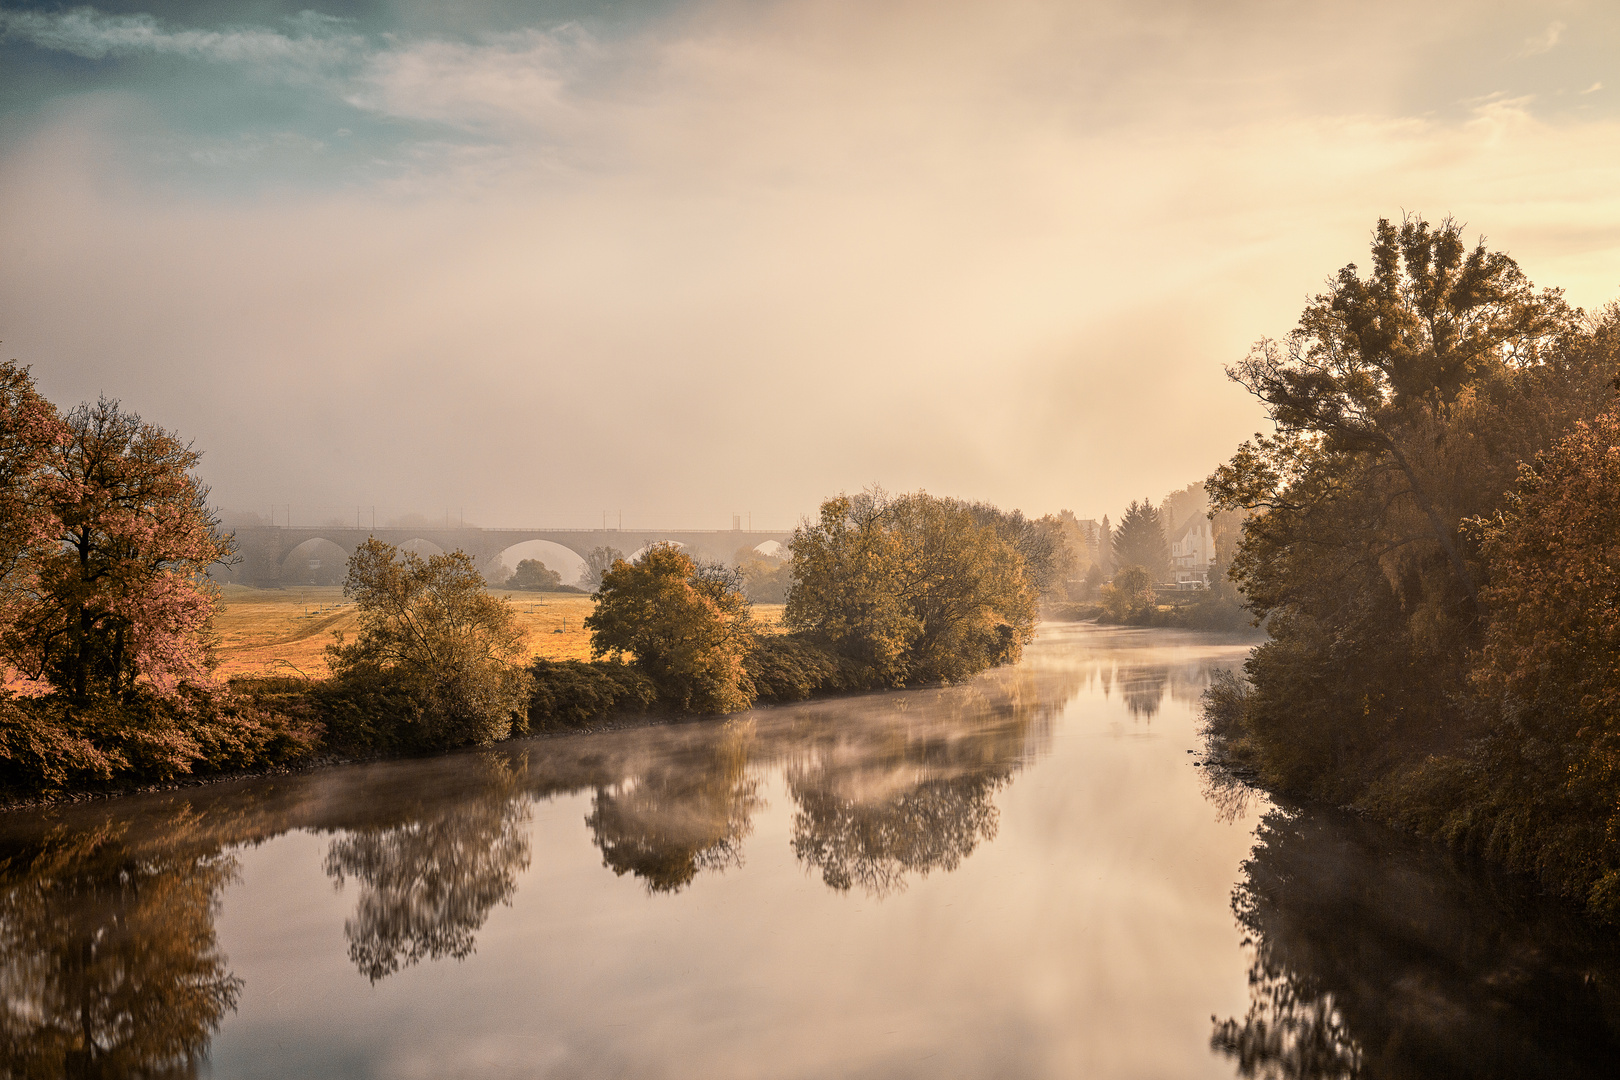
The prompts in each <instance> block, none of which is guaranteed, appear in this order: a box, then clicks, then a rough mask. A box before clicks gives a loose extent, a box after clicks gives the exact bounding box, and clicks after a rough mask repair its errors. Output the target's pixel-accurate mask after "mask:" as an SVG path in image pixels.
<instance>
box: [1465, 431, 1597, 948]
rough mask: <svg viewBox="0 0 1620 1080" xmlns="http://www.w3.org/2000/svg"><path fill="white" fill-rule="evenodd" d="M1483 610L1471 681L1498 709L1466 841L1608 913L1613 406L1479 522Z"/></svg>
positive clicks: (1528, 468) (1537, 465)
mask: <svg viewBox="0 0 1620 1080" xmlns="http://www.w3.org/2000/svg"><path fill="white" fill-rule="evenodd" d="M1478 527H1479V533H1480V537H1481V539H1482V541H1483V550H1484V554H1485V556H1486V558H1487V559H1488V561H1489V565H1490V568H1491V581H1490V585H1489V587H1488V588H1487V589H1485V590H1484V592H1483V599H1484V601H1485V603H1486V604H1487V605H1488V607H1489V610H1490V612H1491V619H1490V622H1489V626H1488V629H1487V632H1486V635H1485V642H1484V649H1483V650H1482V660H1483V663H1482V664H1481V665H1480V667H1479V668H1478V669H1477V670H1476V672H1475V674H1474V678H1475V681H1476V683H1477V684H1478V685H1479V687H1480V689H1481V690H1482V691H1483V692H1484V693H1485V694H1486V695H1487V697H1488V699H1489V700H1490V701H1491V702H1492V703H1493V704H1495V705H1497V706H1498V708H1497V710H1495V713H1494V715H1495V716H1496V717H1497V720H1496V722H1495V723H1494V724H1493V728H1492V731H1491V732H1490V734H1489V736H1488V737H1487V738H1486V739H1484V740H1482V742H1481V744H1480V748H1481V750H1482V751H1483V753H1484V756H1485V760H1486V762H1487V763H1488V768H1487V769H1486V770H1484V774H1485V775H1488V776H1489V777H1490V788H1491V790H1490V792H1489V793H1488V796H1487V798H1485V799H1482V800H1481V801H1482V802H1484V803H1485V804H1486V806H1487V807H1488V808H1489V809H1488V812H1487V813H1477V812H1476V813H1475V815H1474V816H1475V817H1476V818H1477V819H1479V820H1478V822H1477V824H1481V825H1482V824H1486V823H1487V822H1488V826H1487V827H1486V828H1483V829H1480V828H1477V825H1476V830H1475V831H1476V832H1477V834H1478V838H1479V839H1480V840H1482V842H1483V843H1482V846H1484V847H1485V848H1486V849H1487V850H1489V851H1490V853H1491V854H1492V855H1494V856H1496V857H1497V858H1499V859H1502V860H1504V861H1506V862H1508V863H1509V864H1511V865H1514V866H1517V867H1521V868H1525V869H1534V870H1537V871H1540V872H1541V875H1542V877H1543V878H1544V879H1551V880H1552V881H1554V882H1555V883H1556V884H1558V885H1559V886H1561V887H1562V888H1563V890H1564V891H1566V892H1573V893H1575V894H1576V895H1583V896H1585V897H1586V898H1587V899H1588V901H1589V902H1590V903H1591V905H1592V907H1594V908H1595V909H1597V910H1599V911H1600V912H1602V913H1603V914H1605V915H1607V916H1608V917H1609V918H1611V919H1612V918H1615V917H1616V916H1620V844H1617V838H1620V545H1617V541H1616V538H1617V537H1620V405H1611V406H1610V408H1609V409H1608V410H1607V411H1606V412H1604V413H1603V414H1601V415H1600V416H1598V417H1597V418H1596V420H1594V421H1593V422H1591V423H1579V424H1577V425H1576V426H1575V430H1574V431H1572V432H1571V433H1570V434H1569V435H1568V436H1567V437H1565V438H1564V439H1562V440H1560V441H1559V442H1558V443H1557V444H1555V445H1554V446H1553V447H1552V448H1551V449H1549V450H1548V451H1547V452H1545V453H1543V454H1540V455H1538V456H1537V458H1536V460H1535V461H1534V462H1533V463H1527V464H1525V465H1524V466H1522V467H1521V470H1520V476H1519V483H1518V484H1517V485H1516V487H1515V489H1514V491H1513V492H1512V493H1511V494H1510V495H1509V497H1508V500H1507V505H1506V507H1505V508H1504V509H1503V510H1501V511H1500V512H1498V513H1497V514H1496V515H1494V516H1493V517H1491V518H1488V519H1482V520H1480V521H1479V522H1478Z"/></svg>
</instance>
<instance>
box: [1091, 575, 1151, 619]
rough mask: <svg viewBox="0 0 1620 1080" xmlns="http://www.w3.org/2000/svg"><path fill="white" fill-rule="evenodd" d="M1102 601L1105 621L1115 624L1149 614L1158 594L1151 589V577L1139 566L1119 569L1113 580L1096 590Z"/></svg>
mask: <svg viewBox="0 0 1620 1080" xmlns="http://www.w3.org/2000/svg"><path fill="white" fill-rule="evenodd" d="M1098 593H1099V597H1098V598H1099V599H1100V600H1102V607H1103V613H1104V614H1105V615H1107V616H1108V619H1107V620H1105V621H1111V622H1116V623H1122V622H1129V621H1132V620H1135V619H1140V618H1141V617H1142V616H1143V615H1144V614H1145V613H1148V612H1151V611H1152V610H1153V607H1154V602H1155V601H1156V600H1157V599H1158V594H1157V593H1156V592H1155V591H1154V589H1153V577H1152V575H1150V574H1149V573H1148V572H1147V570H1146V568H1144V567H1141V566H1125V567H1121V568H1120V570H1119V572H1118V573H1117V574H1115V575H1114V580H1113V581H1110V582H1109V583H1108V584H1106V585H1104V586H1102V588H1101V589H1099V590H1098Z"/></svg>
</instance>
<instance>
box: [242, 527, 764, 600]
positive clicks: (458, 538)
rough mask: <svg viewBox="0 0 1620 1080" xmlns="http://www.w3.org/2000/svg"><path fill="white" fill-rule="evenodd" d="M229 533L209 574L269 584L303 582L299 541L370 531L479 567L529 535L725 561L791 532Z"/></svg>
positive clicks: (350, 549)
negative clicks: (669, 544)
mask: <svg viewBox="0 0 1620 1080" xmlns="http://www.w3.org/2000/svg"><path fill="white" fill-rule="evenodd" d="M234 533H235V536H236V551H237V554H238V556H239V559H238V561H237V563H236V564H235V565H234V566H230V567H223V568H221V567H215V569H214V573H213V577H214V578H215V580H217V581H221V582H233V583H237V584H243V585H259V586H274V585H277V584H281V583H284V582H288V581H289V580H293V581H299V582H308V581H309V580H310V579H309V577H308V576H307V574H308V571H309V567H307V566H299V567H290V566H288V565H287V556H288V554H289V553H291V552H292V551H293V550H294V549H295V548H297V547H298V546H299V545H300V544H303V543H305V542H307V541H309V540H317V539H319V540H326V541H329V542H331V543H333V544H335V545H337V546H338V547H339V548H341V549H343V552H344V555H345V557H347V556H348V555H351V554H353V553H354V550H355V549H356V548H357V547H359V546H360V545H361V544H363V543H365V542H366V539H367V538H368V537H372V536H375V537H376V538H377V539H379V540H382V541H384V542H386V543H390V544H395V545H404V544H408V543H410V542H411V541H412V540H426V541H428V542H429V543H431V544H434V545H435V546H437V547H439V548H441V549H442V550H444V551H456V550H460V551H465V552H466V553H467V554H469V555H471V556H472V557H473V561H474V562H475V563H476V564H477V565H478V566H479V568H480V569H483V568H485V567H487V566H488V565H489V564H490V563H492V562H493V561H494V559H495V557H496V556H498V555H500V554H501V553H502V552H503V551H505V550H506V549H507V548H509V547H511V546H512V545H514V544H521V543H524V542H526V541H529V540H547V541H550V542H551V543H553V544H557V545H559V546H561V547H565V548H567V549H568V550H569V551H572V552H573V553H574V554H576V555H578V556H579V557H580V558H581V559H583V558H584V557H585V555H586V553H587V552H589V551H591V550H593V549H595V548H599V547H611V548H616V549H617V550H619V551H620V552H622V553H623V554H625V555H629V554H631V553H632V552H634V551H636V550H638V549H639V548H642V547H645V546H646V545H648V544H652V543H656V542H658V541H661V540H671V541H674V542H675V543H678V544H680V545H682V547H683V548H684V549H685V550H686V551H688V552H689V553H691V554H692V555H695V556H698V557H700V558H705V559H714V560H720V561H726V562H729V561H731V558H732V557H733V556H734V555H735V554H736V553H737V550H738V549H739V548H752V547H758V546H759V545H760V544H763V543H765V542H766V541H767V540H775V541H776V542H777V543H781V544H786V543H787V540H788V537H789V536H791V535H792V533H791V532H771V531H768V530H753V529H473V528H452V529H420V528H411V529H364V528H362V529H344V528H333V527H324V528H322V527H312V528H293V527H288V526H285V525H260V526H252V527H246V528H239V529H236V530H234ZM325 569H326V570H327V571H328V572H327V573H326V574H323V575H322V577H323V578H324V579H328V580H341V577H342V575H341V572H339V573H338V574H337V576H336V578H333V575H332V573H331V572H330V571H332V570H334V569H336V568H333V567H327V568H325ZM509 569H511V568H509ZM568 584H573V583H572V582H568Z"/></svg>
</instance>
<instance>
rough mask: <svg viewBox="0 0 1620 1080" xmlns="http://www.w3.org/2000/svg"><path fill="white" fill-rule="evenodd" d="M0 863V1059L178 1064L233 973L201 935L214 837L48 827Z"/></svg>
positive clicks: (225, 873) (195, 1050)
mask: <svg viewBox="0 0 1620 1080" xmlns="http://www.w3.org/2000/svg"><path fill="white" fill-rule="evenodd" d="M42 847H43V850H40V849H39V848H35V849H34V850H32V851H29V852H19V853H15V854H12V855H11V857H9V858H7V859H5V860H4V863H3V869H0V1001H3V1006H0V1008H3V1014H0V1062H3V1065H4V1071H5V1075H7V1076H18V1077H57V1076H61V1077H83V1078H91V1077H125V1076H142V1077H181V1076H194V1075H196V1066H197V1063H198V1059H199V1058H200V1057H201V1056H202V1054H203V1053H204V1051H205V1050H206V1049H207V1046H208V1041H209V1039H210V1038H211V1037H212V1036H213V1033H214V1032H215V1031H216V1030H218V1028H219V1025H220V1023H221V1022H222V1021H223V1020H224V1018H225V1015H226V1014H227V1013H228V1012H230V1011H232V1010H234V1009H235V1008H236V1001H237V996H238V994H239V993H240V992H241V988H242V982H241V980H240V979H238V978H236V977H235V976H233V975H231V973H230V971H229V970H228V968H227V967H226V959H225V957H224V955H223V954H221V953H220V951H219V945H218V942H217V941H216V939H215V936H214V916H215V914H216V912H217V908H218V902H219V899H218V898H219V892H220V890H221V889H222V888H223V887H224V885H225V884H226V883H227V882H228V881H229V880H230V879H231V878H232V877H233V876H234V874H235V869H236V863H235V861H234V860H233V859H231V858H230V857H229V856H225V855H221V854H220V853H219V849H218V846H217V845H210V846H208V847H206V848H204V849H202V850H200V851H199V850H195V849H193V850H190V851H187V850H184V849H182V848H181V847H179V846H178V845H169V846H164V847H161V848H158V849H155V850H154V849H148V850H141V851H139V852H137V851H135V850H132V849H131V848H128V847H126V846H125V845H124V844H122V843H121V842H120V840H119V838H118V836H117V835H116V832H115V830H112V829H102V830H100V831H98V832H93V833H88V834H85V833H81V834H77V835H74V836H70V837H64V836H62V835H57V836H53V837H50V838H48V839H47V840H46V842H45V843H44V844H43V845H42Z"/></svg>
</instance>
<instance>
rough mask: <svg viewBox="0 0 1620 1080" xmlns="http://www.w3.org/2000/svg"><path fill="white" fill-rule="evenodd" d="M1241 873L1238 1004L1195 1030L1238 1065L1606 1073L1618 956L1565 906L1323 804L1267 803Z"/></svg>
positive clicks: (1260, 1072)
mask: <svg viewBox="0 0 1620 1080" xmlns="http://www.w3.org/2000/svg"><path fill="white" fill-rule="evenodd" d="M1244 870H1245V879H1244V881H1243V882H1242V883H1241V884H1240V885H1239V887H1238V889H1237V890H1236V892H1235V893H1234V896H1233V911H1234V912H1235V913H1236V915H1237V917H1238V920H1239V923H1240V924H1241V926H1242V927H1243V929H1244V930H1245V932H1246V937H1247V941H1248V944H1249V946H1250V947H1251V948H1252V949H1253V950H1254V958H1253V962H1252V964H1251V967H1250V973H1249V977H1250V1007H1249V1010H1248V1012H1247V1014H1246V1015H1245V1016H1244V1017H1243V1018H1242V1019H1241V1020H1238V1019H1229V1020H1224V1021H1217V1022H1216V1023H1215V1026H1214V1032H1213V1034H1212V1037H1211V1039H1210V1043H1211V1046H1212V1047H1213V1048H1214V1049H1215V1050H1216V1051H1217V1052H1220V1053H1223V1054H1225V1055H1227V1056H1228V1057H1230V1058H1232V1059H1233V1060H1234V1062H1235V1063H1236V1064H1237V1067H1238V1072H1239V1075H1242V1076H1253V1077H1267V1078H1284V1077H1286V1078H1290V1080H1292V1078H1306V1077H1312V1078H1318V1077H1319V1078H1329V1077H1333V1078H1338V1077H1403V1078H1404V1077H1412V1078H1417V1077H1426V1078H1427V1077H1450V1076H1457V1077H1465V1076H1466V1077H1540V1076H1547V1077H1553V1076H1557V1077H1585V1076H1593V1077H1597V1076H1610V1075H1612V1074H1613V1068H1614V1064H1613V1063H1614V1060H1615V1056H1614V1055H1615V1053H1616V1051H1617V1050H1620V1010H1616V1009H1615V1008H1614V1003H1615V1002H1616V1001H1617V1000H1620V953H1617V950H1616V947H1615V942H1614V940H1613V937H1612V935H1608V934H1604V933H1601V932H1598V931H1596V930H1594V929H1593V928H1592V927H1591V926H1589V925H1588V924H1586V923H1585V921H1584V920H1583V919H1581V918H1580V917H1579V916H1578V915H1577V914H1575V913H1573V912H1571V911H1570V910H1568V909H1566V908H1564V907H1562V906H1559V905H1556V904H1553V903H1551V902H1549V901H1547V900H1545V899H1543V898H1538V897H1535V896H1534V895H1532V894H1530V893H1529V892H1528V890H1526V889H1524V888H1523V887H1522V886H1521V885H1520V884H1519V883H1515V882H1512V881H1509V880H1507V879H1504V878H1499V877H1495V876H1491V875H1487V874H1485V873H1483V872H1481V871H1477V870H1470V869H1468V868H1466V867H1464V866H1461V865H1459V864H1458V863H1457V862H1455V861H1454V860H1452V859H1450V858H1449V857H1447V856H1445V855H1444V854H1443V853H1441V852H1438V851H1435V850H1434V849H1431V848H1429V847H1427V846H1425V845H1421V844H1418V843H1416V842H1412V841H1408V840H1406V839H1404V838H1402V837H1399V836H1395V835H1393V834H1391V833H1389V832H1388V831H1386V830H1382V829H1379V828H1377V827H1375V826H1371V825H1368V824H1366V823H1363V822H1359V821H1355V820H1353V819H1345V818H1342V817H1340V816H1339V815H1336V814H1332V813H1329V812H1325V811H1319V812H1318V811H1313V812H1311V813H1309V814H1306V813H1299V814H1289V813H1285V812H1282V811H1273V812H1272V813H1270V814H1268V815H1267V816H1266V817H1265V819H1264V820H1263V821H1262V823H1261V826H1260V831H1259V843H1258V844H1257V845H1256V847H1255V850H1254V853H1253V856H1252V857H1251V858H1250V859H1249V861H1248V862H1246V863H1245V864H1244Z"/></svg>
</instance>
